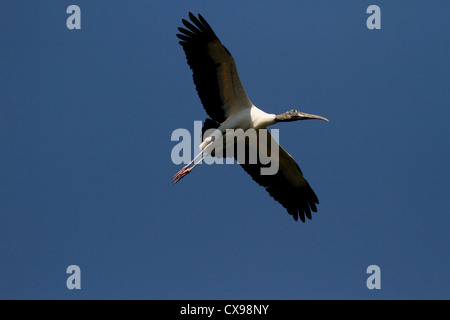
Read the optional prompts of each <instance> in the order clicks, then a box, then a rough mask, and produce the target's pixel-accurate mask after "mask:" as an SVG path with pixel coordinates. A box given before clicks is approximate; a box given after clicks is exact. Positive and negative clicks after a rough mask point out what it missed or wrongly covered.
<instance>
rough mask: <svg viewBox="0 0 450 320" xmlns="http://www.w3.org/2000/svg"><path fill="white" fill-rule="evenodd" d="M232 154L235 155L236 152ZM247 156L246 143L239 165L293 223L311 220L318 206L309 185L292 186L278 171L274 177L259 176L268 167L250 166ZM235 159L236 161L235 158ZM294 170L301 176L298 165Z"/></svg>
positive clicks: (281, 172) (306, 183)
mask: <svg viewBox="0 0 450 320" xmlns="http://www.w3.org/2000/svg"><path fill="white" fill-rule="evenodd" d="M247 142H248V141H247ZM282 152H284V153H285V151H284V150H283V149H282V148H281V146H280V151H279V154H280V155H281V154H282ZM234 154H235V155H236V154H237V152H236V150H235V153H234ZM248 154H249V148H248V143H246V159H245V163H240V165H241V167H242V168H243V169H244V170H245V171H246V172H247V173H248V174H249V175H250V176H251V177H252V178H253V180H254V181H255V182H256V183H258V184H259V185H261V186H263V187H264V188H265V189H266V191H267V192H268V193H269V194H270V196H272V197H273V198H274V199H275V200H276V201H278V202H279V203H280V204H281V205H282V206H283V207H284V208H286V209H287V212H288V213H289V214H290V215H292V217H293V218H294V220H295V221H297V220H298V218H300V220H301V221H302V222H305V220H306V219H305V217H306V218H308V219H310V220H311V218H312V215H311V211H313V212H317V207H316V204H319V199H318V198H317V196H316V194H315V193H314V191H313V189H312V188H311V186H310V185H309V183H308V182H307V181H306V180H304V185H302V186H293V185H292V184H291V183H290V182H289V180H288V179H287V178H286V176H285V175H284V174H283V171H282V170H278V172H277V173H276V174H274V175H261V168H262V167H267V166H269V165H263V164H262V163H261V162H259V160H258V162H257V163H256V164H250V163H249V159H248ZM235 159H236V160H237V158H236V157H235ZM296 168H297V169H298V171H299V173H300V175H302V173H301V170H300V168H299V167H298V165H296ZM302 176H303V175H302Z"/></svg>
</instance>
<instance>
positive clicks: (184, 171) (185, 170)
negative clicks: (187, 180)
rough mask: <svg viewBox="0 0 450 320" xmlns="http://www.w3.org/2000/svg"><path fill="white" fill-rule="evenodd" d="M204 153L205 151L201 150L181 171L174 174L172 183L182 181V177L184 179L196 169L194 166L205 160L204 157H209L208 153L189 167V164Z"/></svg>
mask: <svg viewBox="0 0 450 320" xmlns="http://www.w3.org/2000/svg"><path fill="white" fill-rule="evenodd" d="M202 153H203V151H202V152H200V153H199V154H198V155H197V156H196V157H195V158H194V159H193V160H192V161H191V162H189V163H188V164H187V165H185V166H184V167H183V169H181V170H180V171H178V172H177V173H176V174H175V175H174V176H173V178H172V183H173V184H176V183H177V182H178V181H180V180H181V179H183V178H184V177H185V176H186V175H187V174H188V173H189V172H191V171H192V170H194V168H195V167H196V166H198V165H199V164H200V162H202V161H203V159H205V158H206V157H207V155H206V156H204V157H203V158H201V159H200V160H198V161H197V162H196V163H195V164H194V165H193V166H192V167H191V168H189V166H190V165H191V164H192V163H193V162H194V161H195V160H197V158H198V157H199V156H200V155H201V154H202Z"/></svg>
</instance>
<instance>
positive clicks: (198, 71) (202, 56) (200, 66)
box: [177, 13, 228, 123]
mask: <svg viewBox="0 0 450 320" xmlns="http://www.w3.org/2000/svg"><path fill="white" fill-rule="evenodd" d="M198 16H199V18H198V19H197V18H196V17H195V16H194V15H193V14H192V13H189V18H190V19H191V21H192V23H193V24H192V23H190V22H189V21H186V20H184V19H183V20H182V22H183V24H184V26H185V27H186V28H187V29H185V28H178V30H179V31H180V33H181V34H177V37H178V38H179V39H181V41H179V43H180V45H181V46H182V47H183V50H184V52H185V54H186V59H187V62H188V64H189V66H190V68H191V69H192V72H193V75H192V76H193V79H194V83H195V87H196V89H197V92H198V95H199V97H200V100H201V102H202V104H203V107H204V108H205V111H206V113H207V114H208V115H209V116H210V117H211V118H212V119H213V120H215V121H217V122H219V123H222V122H224V121H225V119H226V115H225V112H224V110H223V109H222V108H221V107H222V106H223V101H222V98H221V95H220V88H219V82H218V80H217V71H216V67H217V66H216V64H215V63H214V61H213V60H212V58H211V56H210V55H209V53H208V43H210V42H212V41H215V40H218V38H217V36H216V34H215V33H214V31H213V30H212V29H211V27H210V26H209V24H208V23H207V22H206V20H205V19H204V18H203V17H202V16H201V15H200V14H199V15H198ZM227 52H228V50H227Z"/></svg>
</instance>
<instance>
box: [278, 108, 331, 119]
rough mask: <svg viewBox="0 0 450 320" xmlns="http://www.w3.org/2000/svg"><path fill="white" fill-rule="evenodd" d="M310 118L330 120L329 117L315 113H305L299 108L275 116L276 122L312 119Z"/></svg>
mask: <svg viewBox="0 0 450 320" xmlns="http://www.w3.org/2000/svg"><path fill="white" fill-rule="evenodd" d="M310 119H318V120H324V121H328V119H327V118H324V117H321V116H316V115H314V114H309V113H304V112H300V111H297V110H295V109H294V110H290V111H288V112H285V113H283V114H279V115H277V116H276V117H275V122H289V121H297V120H310Z"/></svg>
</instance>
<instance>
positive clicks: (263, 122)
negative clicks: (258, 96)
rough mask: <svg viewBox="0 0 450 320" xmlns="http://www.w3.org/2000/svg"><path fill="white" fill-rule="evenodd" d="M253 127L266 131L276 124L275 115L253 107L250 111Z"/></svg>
mask: <svg viewBox="0 0 450 320" xmlns="http://www.w3.org/2000/svg"><path fill="white" fill-rule="evenodd" d="M250 115H251V118H252V122H253V126H254V128H255V129H265V128H267V127H268V126H270V125H272V124H274V123H275V117H276V115H275V114H270V113H266V112H264V111H262V110H261V109H258V108H257V107H255V106H253V107H252V108H251V111H250Z"/></svg>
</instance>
